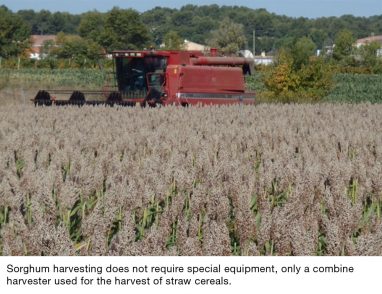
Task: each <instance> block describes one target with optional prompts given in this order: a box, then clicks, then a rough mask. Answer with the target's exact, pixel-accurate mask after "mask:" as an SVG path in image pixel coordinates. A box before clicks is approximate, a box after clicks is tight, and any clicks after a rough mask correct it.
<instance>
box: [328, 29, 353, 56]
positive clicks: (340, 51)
mask: <svg viewBox="0 0 382 294" xmlns="http://www.w3.org/2000/svg"><path fill="white" fill-rule="evenodd" d="M354 41H355V38H354V36H353V33H352V32H351V31H349V30H342V31H340V32H339V33H338V34H337V35H336V38H335V41H334V44H335V45H334V50H333V58H334V59H335V60H337V61H342V62H344V63H348V62H349V58H350V56H351V54H352V52H353V44H354Z"/></svg>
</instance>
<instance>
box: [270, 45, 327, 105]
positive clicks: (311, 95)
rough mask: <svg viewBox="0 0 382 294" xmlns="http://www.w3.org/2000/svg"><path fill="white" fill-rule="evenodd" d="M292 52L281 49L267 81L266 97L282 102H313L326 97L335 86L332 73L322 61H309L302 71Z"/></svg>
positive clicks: (303, 65)
mask: <svg viewBox="0 0 382 294" xmlns="http://www.w3.org/2000/svg"><path fill="white" fill-rule="evenodd" d="M294 64H295V60H294V59H293V55H292V53H291V52H290V51H288V50H285V49H281V50H280V52H279V53H278V56H277V61H276V64H275V65H274V66H273V67H271V68H270V69H269V71H268V72H267V73H266V75H265V78H264V84H265V86H266V88H267V90H268V91H267V92H265V96H266V97H268V98H270V99H272V100H276V101H281V102H312V101H318V100H320V99H321V98H322V97H325V96H326V95H327V94H328V92H329V90H330V88H331V86H332V71H331V70H330V68H329V65H328V64H327V63H326V62H325V61H324V60H323V59H322V58H319V57H310V58H309V59H308V62H307V63H304V64H302V65H301V67H300V68H296V67H295V66H294Z"/></svg>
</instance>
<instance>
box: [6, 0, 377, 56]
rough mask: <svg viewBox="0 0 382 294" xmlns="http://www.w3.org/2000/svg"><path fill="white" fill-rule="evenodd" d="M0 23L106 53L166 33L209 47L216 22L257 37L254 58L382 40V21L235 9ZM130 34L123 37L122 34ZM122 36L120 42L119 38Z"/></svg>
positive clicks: (34, 16) (29, 13)
mask: <svg viewBox="0 0 382 294" xmlns="http://www.w3.org/2000/svg"><path fill="white" fill-rule="evenodd" d="M0 13H1V18H2V21H0V22H1V23H4V22H5V21H4V19H3V17H4V14H6V19H7V18H8V17H12V18H13V23H14V24H15V23H16V22H18V23H19V25H18V26H19V27H23V28H24V30H26V31H28V33H29V34H41V35H42V34H57V33H59V32H63V33H65V34H79V35H81V36H82V37H85V38H88V39H91V40H92V41H95V42H96V43H98V44H99V45H101V46H103V47H106V48H107V49H109V48H111V49H113V48H116V47H119V49H121V46H123V48H126V47H127V46H138V47H141V48H142V47H144V46H147V45H154V46H159V45H160V44H162V43H163V42H164V40H165V36H166V34H168V33H169V32H174V33H176V34H177V35H178V36H179V37H181V38H182V39H188V40H192V41H195V42H199V43H207V41H208V40H209V39H211V38H212V37H213V36H211V32H212V31H214V30H216V29H218V27H219V25H220V23H219V22H217V21H216V20H223V19H226V18H228V19H230V20H232V21H233V22H234V23H236V24H240V25H241V26H242V31H243V34H244V38H245V41H244V46H248V47H249V48H253V35H255V36H256V38H255V41H256V53H260V52H261V51H266V52H269V51H274V50H276V49H278V48H281V47H285V46H288V45H290V44H291V43H294V42H295V40H296V39H298V38H301V37H305V36H307V37H309V38H310V39H311V40H312V41H313V42H314V44H315V47H316V48H318V49H320V48H324V47H325V46H326V45H332V44H333V42H334V39H335V37H336V35H337V34H338V33H339V32H340V31H342V30H344V29H347V30H350V31H351V32H352V33H353V36H354V37H355V38H360V37H365V36H368V35H370V34H372V33H374V34H382V15H379V16H372V17H368V18H365V17H355V16H352V15H344V16H342V17H322V18H317V19H308V18H303V17H300V18H291V17H287V16H280V15H276V14H274V13H269V12H268V11H266V10H265V9H255V10H254V9H250V8H246V7H238V6H218V5H206V6H195V5H186V6H183V7H182V8H180V9H169V8H163V7H156V8H154V9H151V10H148V11H146V12H144V13H138V12H137V11H134V10H131V9H127V10H122V9H118V8H114V9H112V10H111V11H109V12H107V13H100V12H97V11H90V12H87V13H83V14H80V15H73V14H70V13H66V12H55V13H51V12H49V11H47V10H41V11H39V12H35V11H33V10H20V11H18V12H16V13H13V12H11V11H9V10H8V9H7V8H6V7H5V6H2V7H1V12H0ZM126 32H128V34H127V35H126V34H125V33H126ZM121 33H123V34H124V36H121Z"/></svg>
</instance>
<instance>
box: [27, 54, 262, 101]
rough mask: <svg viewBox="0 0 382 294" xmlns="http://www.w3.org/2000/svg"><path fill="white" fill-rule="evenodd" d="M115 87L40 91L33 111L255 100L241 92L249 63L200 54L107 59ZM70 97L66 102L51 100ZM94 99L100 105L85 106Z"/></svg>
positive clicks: (244, 59)
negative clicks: (111, 64)
mask: <svg viewBox="0 0 382 294" xmlns="http://www.w3.org/2000/svg"><path fill="white" fill-rule="evenodd" d="M111 55H112V57H113V60H114V79H115V82H116V83H115V86H114V87H113V88H111V87H108V88H107V89H105V90H103V91H78V90H76V91H68V90H50V91H47V90H40V91H39V92H38V93H37V95H36V97H35V99H33V101H34V102H35V104H37V105H68V104H69V105H72V104H74V105H84V104H92V105H97V104H109V105H114V104H118V105H126V106H133V105H137V104H140V105H150V106H155V105H169V104H175V105H195V104H203V105H206V104H207V105H211V104H213V105H215V104H238V103H242V104H254V103H255V94H254V93H247V92H246V91H245V81H244V75H245V74H251V73H252V72H253V60H252V59H248V58H243V57H220V56H216V51H215V50H212V51H211V55H210V56H205V55H203V53H202V52H200V51H177V50H169V51H167V50H166V51H164V50H163V51H156V50H144V51H131V50H121V51H113V52H112V53H111ZM56 94H61V95H62V94H69V95H70V98H69V99H68V100H57V99H54V97H55V96H54V95H56ZM89 96H90V97H92V96H98V97H103V98H102V99H96V100H88V99H86V97H89Z"/></svg>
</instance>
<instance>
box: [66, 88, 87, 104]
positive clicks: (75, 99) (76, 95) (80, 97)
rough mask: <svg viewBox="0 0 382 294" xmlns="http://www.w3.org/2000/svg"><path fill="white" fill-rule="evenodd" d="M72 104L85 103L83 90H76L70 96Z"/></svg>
mask: <svg viewBox="0 0 382 294" xmlns="http://www.w3.org/2000/svg"><path fill="white" fill-rule="evenodd" d="M69 102H70V104H75V105H83V104H85V95H84V93H82V92H81V91H74V92H73V93H72V95H70V98H69Z"/></svg>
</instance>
